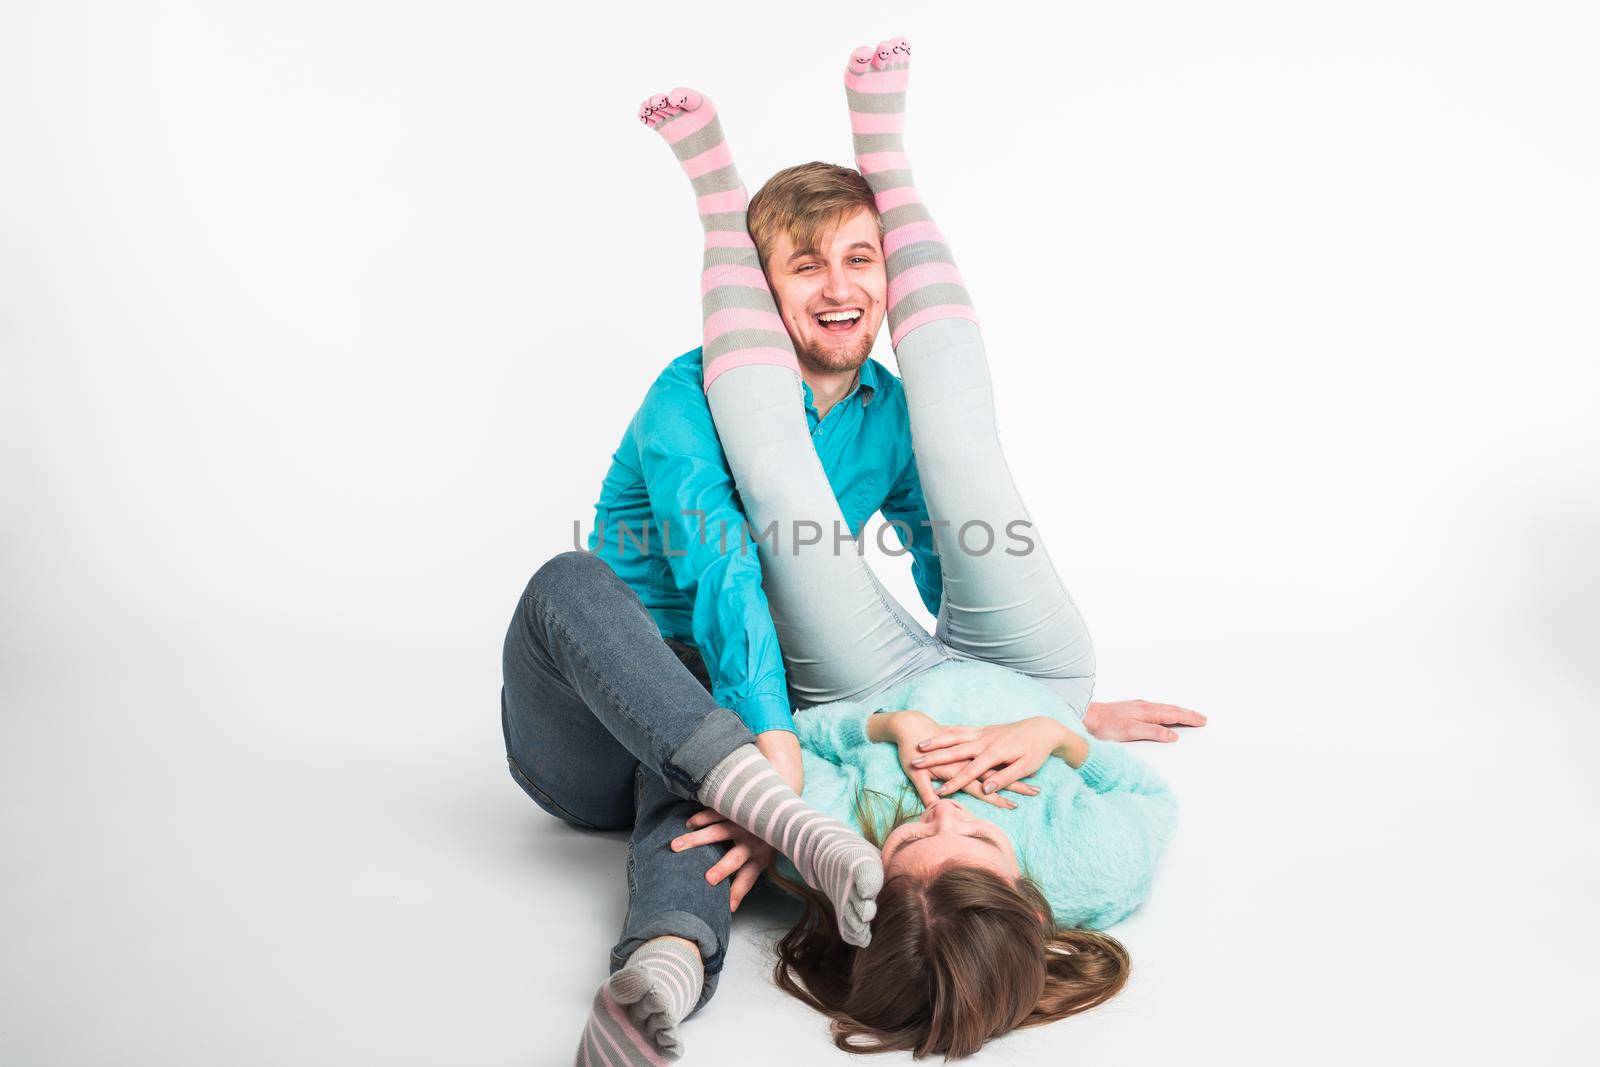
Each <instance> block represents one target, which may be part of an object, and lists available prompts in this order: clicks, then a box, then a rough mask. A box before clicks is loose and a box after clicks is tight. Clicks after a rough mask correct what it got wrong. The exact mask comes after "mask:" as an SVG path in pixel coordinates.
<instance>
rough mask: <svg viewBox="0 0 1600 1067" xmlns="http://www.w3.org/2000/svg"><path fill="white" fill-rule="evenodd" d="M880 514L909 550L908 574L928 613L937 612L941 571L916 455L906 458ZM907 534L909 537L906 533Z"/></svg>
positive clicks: (941, 590)
mask: <svg viewBox="0 0 1600 1067" xmlns="http://www.w3.org/2000/svg"><path fill="white" fill-rule="evenodd" d="M883 517H884V519H885V520H886V521H888V522H889V523H890V525H891V528H892V529H893V530H894V532H895V536H896V537H898V538H900V544H901V546H902V547H904V548H907V549H910V551H911V577H912V578H913V579H914V580H915V581H916V583H917V592H918V593H919V594H921V596H922V603H923V605H924V606H926V607H927V609H928V613H929V614H930V615H938V614H939V603H940V601H941V600H942V599H943V597H944V570H943V567H942V566H941V564H940V563H939V552H938V549H936V548H935V547H934V540H933V527H932V526H931V525H929V524H928V505H927V504H926V503H925V502H924V501H923V499H922V480H921V478H919V477H918V475H917V457H916V456H915V455H914V454H913V455H911V456H910V457H909V458H908V459H907V460H906V466H905V470H903V471H901V472H900V477H899V478H897V479H895V483H894V487H893V488H892V489H890V490H889V496H888V497H887V498H886V499H885V500H884V502H883ZM908 534H909V536H907V535H908Z"/></svg>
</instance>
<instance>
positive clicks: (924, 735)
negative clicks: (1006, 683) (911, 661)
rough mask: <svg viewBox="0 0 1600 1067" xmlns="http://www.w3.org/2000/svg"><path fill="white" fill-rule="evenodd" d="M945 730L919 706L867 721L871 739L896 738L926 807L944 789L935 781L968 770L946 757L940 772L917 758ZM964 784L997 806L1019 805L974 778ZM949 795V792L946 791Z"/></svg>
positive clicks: (1028, 792)
mask: <svg viewBox="0 0 1600 1067" xmlns="http://www.w3.org/2000/svg"><path fill="white" fill-rule="evenodd" d="M945 733H946V730H945V728H944V727H943V726H940V725H939V723H937V722H936V721H934V720H933V719H932V718H931V717H929V716H928V715H925V714H924V713H922V712H920V711H915V710H907V711H887V712H879V713H878V714H876V715H873V716H872V717H871V719H869V720H868V723H867V737H868V738H869V739H870V740H873V741H893V742H894V744H895V747H896V748H897V749H898V750H899V755H900V769H901V770H903V771H905V772H906V778H907V779H909V780H910V782H911V785H912V786H913V788H915V789H916V791H917V797H918V799H920V800H921V801H922V804H923V806H924V807H928V806H931V805H932V804H934V803H936V802H937V801H938V799H939V796H940V793H942V792H944V791H943V790H937V791H936V790H935V789H934V782H936V781H940V780H943V779H945V778H949V777H951V776H953V775H955V774H957V773H958V772H961V771H965V770H966V768H965V767H963V766H959V765H952V764H954V763H955V761H945V762H944V763H943V764H941V767H942V771H941V772H940V773H937V774H936V773H934V772H933V771H931V770H930V769H929V768H930V766H931V765H925V764H921V763H918V762H917V760H918V752H919V745H921V744H924V743H926V742H927V741H928V740H929V739H931V738H935V737H940V736H942V735H943V734H945ZM963 788H964V789H965V791H966V792H967V793H968V794H970V795H971V796H975V797H977V798H978V799H979V800H983V801H987V802H988V803H990V804H993V805H994V806H995V807H997V808H1005V809H1007V810H1009V809H1012V808H1015V807H1016V806H1017V805H1016V803H1015V802H1014V801H1012V800H1010V799H1008V798H1006V797H1002V796H997V795H993V794H997V793H998V792H999V790H998V789H994V790H990V792H989V793H985V792H983V791H982V789H981V788H980V787H979V785H978V784H977V783H976V782H970V781H969V782H968V783H967V784H965V785H964V786H963ZM1011 791H1012V792H1015V793H1020V794H1022V795H1023V796H1038V795H1039V791H1038V790H1037V789H1035V788H1034V787H1033V786H1031V785H1027V784H1026V783H1023V784H1020V785H1018V786H1015V787H1013V788H1012V790H1011ZM949 792H951V793H953V792H955V790H953V789H952V790H950V791H949ZM945 795H949V794H948V793H946V794H945Z"/></svg>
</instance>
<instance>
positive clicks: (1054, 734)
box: [911, 715, 1089, 796]
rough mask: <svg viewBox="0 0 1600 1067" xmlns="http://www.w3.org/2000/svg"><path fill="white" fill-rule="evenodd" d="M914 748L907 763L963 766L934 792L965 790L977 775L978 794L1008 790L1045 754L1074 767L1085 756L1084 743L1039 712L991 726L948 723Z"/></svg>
mask: <svg viewBox="0 0 1600 1067" xmlns="http://www.w3.org/2000/svg"><path fill="white" fill-rule="evenodd" d="M917 749H918V751H919V752H920V753H921V755H918V756H917V757H916V758H914V759H913V760H912V761H911V766H913V767H915V768H916V769H917V770H928V769H932V768H940V767H949V766H953V765H962V764H964V766H958V769H957V770H956V771H955V772H954V773H951V774H949V775H948V781H946V782H945V784H944V786H943V787H942V788H940V790H939V795H940V796H949V795H950V794H951V793H954V792H955V791H956V790H958V789H966V788H967V787H969V786H971V785H973V784H974V783H976V782H977V781H978V780H979V779H981V780H982V787H981V788H982V794H981V795H985V796H987V795H989V794H992V793H997V792H999V791H1000V790H1002V789H1008V788H1011V789H1014V788H1016V786H1017V784H1018V783H1019V782H1020V780H1021V779H1023V778H1026V777H1028V775H1030V774H1032V773H1034V772H1035V771H1037V770H1038V769H1039V768H1040V767H1043V766H1044V761H1045V760H1047V759H1049V758H1050V757H1051V756H1060V757H1061V758H1062V759H1064V760H1066V761H1067V762H1068V763H1069V764H1071V765H1072V766H1074V767H1077V766H1079V765H1081V764H1082V763H1083V761H1084V760H1085V759H1087V758H1088V756H1089V743H1088V742H1087V741H1085V740H1084V739H1083V738H1081V737H1079V736H1078V735H1077V734H1076V733H1074V732H1073V731H1071V730H1069V729H1067V727H1066V726H1064V725H1063V724H1061V723H1059V722H1057V721H1056V720H1055V719H1052V718H1049V717H1047V716H1044V715H1036V716H1034V717H1033V718H1031V719H1022V720H1020V721H1019V722H1008V723H1002V724H1000V725H997V726H956V727H952V728H950V729H948V730H944V731H942V732H940V733H938V734H936V735H934V736H932V737H925V738H923V739H921V740H920V741H919V742H918V745H917ZM934 773H935V774H938V773H939V772H938V771H935V772H934ZM1029 788H1032V787H1031V786H1029ZM1035 792H1037V790H1035Z"/></svg>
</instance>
